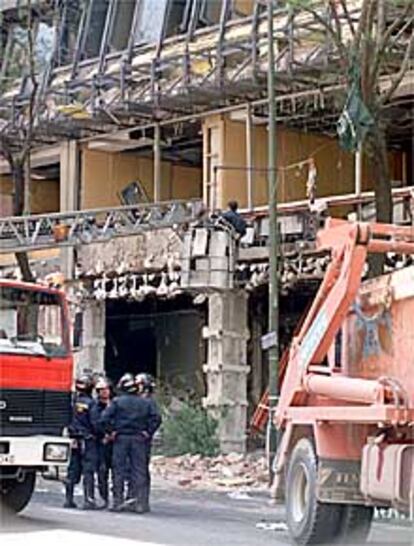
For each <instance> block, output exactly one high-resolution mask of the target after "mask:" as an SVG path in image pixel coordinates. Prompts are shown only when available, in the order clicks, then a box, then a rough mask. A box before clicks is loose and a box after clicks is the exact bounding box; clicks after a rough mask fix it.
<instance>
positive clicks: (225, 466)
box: [151, 453, 268, 499]
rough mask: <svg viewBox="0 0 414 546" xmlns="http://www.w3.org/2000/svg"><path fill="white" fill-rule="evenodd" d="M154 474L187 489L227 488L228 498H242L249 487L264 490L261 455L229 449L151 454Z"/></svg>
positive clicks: (263, 470)
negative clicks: (205, 454)
mask: <svg viewBox="0 0 414 546" xmlns="http://www.w3.org/2000/svg"><path fill="white" fill-rule="evenodd" d="M151 464H152V472H153V473H154V476H159V477H160V478H162V479H164V480H166V481H170V482H173V483H175V484H177V485H179V486H180V487H186V488H191V489H197V488H199V489H214V490H220V491H223V490H225V491H229V492H231V493H232V498H234V499H236V498H239V499H246V498H248V493H249V491H252V490H256V491H257V490H266V489H267V486H268V470H267V464H266V459H265V457H263V456H261V455H258V454H248V455H243V454H239V453H229V454H228V455H218V456H217V457H202V456H201V455H190V454H188V455H181V456H178V457H164V456H161V455H158V456H154V457H153V458H152V463H151Z"/></svg>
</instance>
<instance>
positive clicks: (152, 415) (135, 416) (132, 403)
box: [100, 393, 161, 437]
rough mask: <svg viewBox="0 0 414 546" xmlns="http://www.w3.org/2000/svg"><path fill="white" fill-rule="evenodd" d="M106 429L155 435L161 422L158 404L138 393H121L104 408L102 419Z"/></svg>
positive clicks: (133, 433) (120, 432) (130, 433)
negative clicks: (141, 396)
mask: <svg viewBox="0 0 414 546" xmlns="http://www.w3.org/2000/svg"><path fill="white" fill-rule="evenodd" d="M100 422H101V424H102V426H103V428H104V429H105V430H111V431H113V432H115V433H116V434H126V435H139V434H142V433H144V434H147V435H149V436H150V437H152V436H153V435H154V433H155V432H156V430H157V429H158V427H159V426H160V424H161V416H160V414H159V412H158V409H157V407H156V405H155V404H154V403H152V402H150V401H149V400H147V399H145V398H140V397H139V396H137V395H136V394H133V393H131V394H129V393H125V394H121V395H120V396H118V397H117V398H115V399H114V400H113V401H112V403H111V405H110V406H109V407H108V408H107V409H106V410H104V412H103V413H102V415H101V420H100Z"/></svg>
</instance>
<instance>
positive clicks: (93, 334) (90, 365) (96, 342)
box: [74, 301, 106, 373]
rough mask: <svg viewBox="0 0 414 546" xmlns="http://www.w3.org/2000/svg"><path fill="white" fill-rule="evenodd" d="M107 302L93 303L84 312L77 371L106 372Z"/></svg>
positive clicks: (76, 354)
mask: <svg viewBox="0 0 414 546" xmlns="http://www.w3.org/2000/svg"><path fill="white" fill-rule="evenodd" d="M105 321H106V307H105V302H102V301H91V302H88V303H87V306H86V307H85V309H84V311H83V319H82V347H81V348H80V349H79V350H78V351H75V353H74V357H75V370H76V373H81V372H82V371H83V370H86V369H88V370H91V371H93V372H99V373H101V372H102V373H103V372H104V358H105Z"/></svg>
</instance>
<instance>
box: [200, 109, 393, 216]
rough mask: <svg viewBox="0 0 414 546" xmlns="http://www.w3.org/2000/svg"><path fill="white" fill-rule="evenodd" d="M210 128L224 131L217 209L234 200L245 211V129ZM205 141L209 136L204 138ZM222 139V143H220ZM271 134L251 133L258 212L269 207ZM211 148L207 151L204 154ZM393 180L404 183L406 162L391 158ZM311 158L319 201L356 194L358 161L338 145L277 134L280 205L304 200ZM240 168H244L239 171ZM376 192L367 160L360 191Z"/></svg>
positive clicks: (229, 123)
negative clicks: (313, 162)
mask: <svg viewBox="0 0 414 546" xmlns="http://www.w3.org/2000/svg"><path fill="white" fill-rule="evenodd" d="M205 126H206V127H211V126H216V127H217V128H218V129H219V130H220V133H221V135H220V137H219V138H220V140H221V142H222V150H221V151H220V153H219V157H220V160H219V164H220V165H222V166H225V168H220V169H219V170H218V171H217V176H216V179H215V181H214V180H213V181H212V182H213V183H214V182H216V184H217V186H218V187H217V190H216V194H217V196H218V199H217V200H216V203H215V205H214V206H217V207H218V208H224V207H225V206H226V203H227V202H228V201H229V200H230V199H236V200H237V201H238V202H239V205H240V207H242V208H243V207H246V206H247V175H246V170H245V169H243V167H246V132H245V123H244V122H240V121H233V120H231V119H229V117H228V116H227V117H226V116H223V117H222V118H221V119H217V117H215V118H214V119H213V118H211V119H207V120H206V121H205ZM203 134H204V138H207V136H208V133H207V131H204V132H203ZM217 138H218V137H217ZM267 139H268V136H267V128H266V126H265V125H255V126H254V128H253V167H255V168H256V169H258V170H256V171H254V172H253V202H254V205H255V206H260V205H265V204H267V201H268V199H267V177H266V172H265V171H264V170H263V171H261V170H260V169H266V168H267ZM206 148H207V147H206V146H204V150H205V149H206ZM389 157H390V174H391V178H392V179H393V180H401V178H402V176H401V173H402V156H401V154H399V153H397V152H390V154H389ZM310 158H313V159H314V161H315V164H316V168H317V173H318V174H317V197H325V196H329V195H335V194H343V193H352V192H353V191H354V172H355V167H354V156H353V154H350V153H347V152H345V151H344V150H342V148H341V147H340V146H339V143H338V142H337V140H336V139H333V138H329V137H326V136H322V135H316V134H310V133H304V132H299V131H293V130H289V129H286V128H282V127H278V129H277V164H278V167H279V173H278V199H279V201H280V202H287V201H296V200H300V199H305V197H306V181H307V178H308V166H307V164H301V163H302V162H304V161H306V160H308V159H310ZM237 167H241V168H240V169H238V168H237ZM373 187H374V183H373V177H372V173H371V172H370V168H369V166H368V161H367V159H366V158H365V160H364V162H363V170H362V190H363V191H365V190H371V189H373Z"/></svg>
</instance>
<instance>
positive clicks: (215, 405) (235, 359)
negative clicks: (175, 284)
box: [203, 291, 249, 453]
mask: <svg viewBox="0 0 414 546" xmlns="http://www.w3.org/2000/svg"><path fill="white" fill-rule="evenodd" d="M203 335H204V338H206V339H207V343H208V352H207V363H206V364H205V365H204V372H205V373H206V375H207V397H206V398H205V399H204V406H205V407H206V408H207V409H208V410H209V412H210V414H211V415H212V416H213V417H215V418H216V419H218V421H219V439H220V448H221V451H222V452H223V453H229V452H231V451H237V452H244V451H245V449H246V426H247V422H246V420H247V374H248V372H249V367H248V366H247V364H246V362H247V339H248V329H247V296H246V294H245V293H244V292H233V291H226V292H220V293H214V294H212V295H211V296H210V297H209V318H208V326H207V327H205V328H204V331H203Z"/></svg>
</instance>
